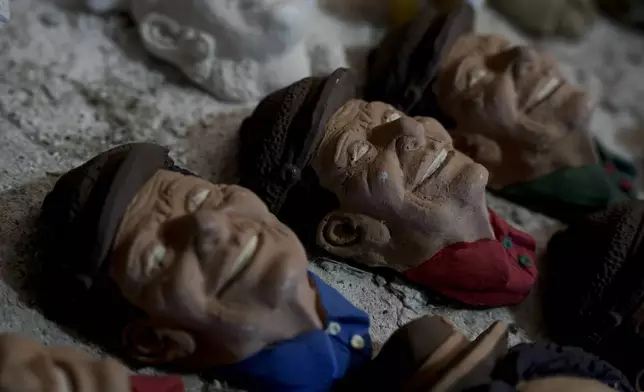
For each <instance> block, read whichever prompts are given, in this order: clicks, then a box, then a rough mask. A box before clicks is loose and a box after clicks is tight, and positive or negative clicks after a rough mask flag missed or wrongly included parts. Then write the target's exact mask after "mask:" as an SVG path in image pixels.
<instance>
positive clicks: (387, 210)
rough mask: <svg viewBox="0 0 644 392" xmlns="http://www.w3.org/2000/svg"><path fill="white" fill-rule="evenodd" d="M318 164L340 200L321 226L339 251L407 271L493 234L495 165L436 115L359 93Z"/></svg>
mask: <svg viewBox="0 0 644 392" xmlns="http://www.w3.org/2000/svg"><path fill="white" fill-rule="evenodd" d="M313 168H314V169H315V172H316V173H317V175H318V177H319V179H320V184H321V185H322V186H323V187H325V188H327V189H329V190H331V191H332V192H333V193H334V194H335V195H336V197H337V198H338V200H339V202H340V209H339V210H338V211H336V212H332V213H331V214H330V215H327V217H326V218H325V220H324V221H323V222H322V224H321V225H320V227H319V233H318V243H320V244H321V245H322V246H323V247H325V248H326V249H328V250H330V251H331V253H336V254H338V255H340V256H345V257H351V258H358V259H361V260H362V261H364V262H366V263H367V264H371V265H374V266H388V267H392V268H394V269H397V270H400V271H403V270H406V269H407V268H409V267H413V266H416V265H418V264H419V263H420V262H422V261H424V260H427V259H429V258H430V257H431V256H433V255H434V254H435V253H436V252H437V251H438V250H440V249H442V248H444V247H445V246H447V245H449V244H451V243H454V242H459V241H474V240H478V239H480V238H482V237H488V238H493V233H492V229H491V228H490V224H489V221H488V213H487V208H486V204H485V186H486V183H487V171H486V170H485V168H483V166H481V165H479V164H476V163H474V162H473V161H472V160H471V159H470V158H468V157H467V156H465V155H463V154H462V153H460V152H458V151H456V150H455V149H454V147H453V146H452V140H451V138H450V136H449V135H448V134H447V132H446V131H445V129H444V128H443V127H442V126H441V125H440V124H439V123H438V122H436V121H435V120H433V119H430V118H420V117H419V118H411V117H408V116H406V115H405V114H403V113H401V112H399V111H397V110H395V109H393V108H392V107H391V106H389V105H387V104H385V103H382V102H372V103H367V102H365V101H361V100H352V101H350V102H348V103H347V104H345V105H344V106H343V107H342V108H341V109H340V110H339V111H337V112H336V114H335V115H334V116H333V117H332V118H331V120H330V121H329V123H328V124H327V126H326V130H325V135H324V138H323V140H322V142H321V143H320V147H319V149H318V152H317V154H316V158H315V159H314V161H313ZM350 228H352V229H353V230H350ZM358 232H363V234H364V235H362V236H358ZM336 245H337V246H336Z"/></svg>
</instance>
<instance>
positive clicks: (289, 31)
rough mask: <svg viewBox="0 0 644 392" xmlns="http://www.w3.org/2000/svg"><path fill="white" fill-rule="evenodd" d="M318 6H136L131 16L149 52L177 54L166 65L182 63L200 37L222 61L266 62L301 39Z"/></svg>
mask: <svg viewBox="0 0 644 392" xmlns="http://www.w3.org/2000/svg"><path fill="white" fill-rule="evenodd" d="M314 6H315V2H314V1H312V0H190V1H181V2H177V1H174V0H159V1H154V2H151V1H142V2H133V4H132V13H133V14H134V17H135V18H136V19H137V20H138V21H139V23H140V24H141V26H140V29H141V31H142V32H144V34H143V40H144V43H145V44H146V47H148V48H149V49H150V50H151V51H152V52H153V53H155V54H158V55H160V56H162V55H166V56H171V55H170V52H169V51H168V48H172V49H173V50H174V53H175V55H174V56H172V58H166V60H167V61H170V62H175V61H181V58H180V57H181V56H180V54H181V53H182V52H181V51H182V50H184V51H185V50H186V48H185V47H183V45H182V42H183V39H184V38H182V37H185V36H186V35H188V36H190V35H192V36H194V37H193V38H192V39H191V40H189V42H192V43H193V46H198V44H197V43H198V42H199V37H200V36H204V37H206V38H205V40H206V41H212V43H213V47H212V48H211V49H212V50H213V52H214V54H215V55H216V57H217V58H219V59H229V60H237V61H240V60H242V59H245V58H251V59H254V60H258V61H263V60H266V59H267V58H269V57H271V56H274V55H279V54H282V53H283V52H284V51H286V50H287V49H288V48H290V47H292V46H293V45H294V44H295V43H297V42H298V41H299V40H300V39H301V38H302V36H303V31H304V30H305V28H306V25H307V20H308V16H309V15H310V14H311V12H312V11H313V9H314ZM146 31H151V32H153V33H152V34H146V33H145V32H146ZM190 31H194V34H191V33H189V32H190ZM157 52H158V53H157ZM162 57H163V56H162Z"/></svg>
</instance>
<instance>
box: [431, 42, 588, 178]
mask: <svg viewBox="0 0 644 392" xmlns="http://www.w3.org/2000/svg"><path fill="white" fill-rule="evenodd" d="M435 88H436V94H437V101H438V104H439V106H440V107H441V109H442V110H443V111H444V112H445V113H446V114H447V115H448V116H450V117H451V118H452V119H453V120H454V122H455V124H456V125H455V127H454V129H453V130H450V133H451V134H452V136H453V137H454V143H455V146H456V148H458V149H459V150H461V151H463V152H464V153H466V154H467V155H469V156H471V157H472V158H473V159H474V160H475V161H477V162H479V163H481V164H483V165H484V166H485V167H487V168H488V170H489V171H490V186H491V187H492V188H495V189H499V188H502V187H504V186H506V185H510V184H514V183H517V182H521V181H527V180H532V179H535V178H538V177H541V176H543V175H546V174H549V173H551V172H554V171H556V170H558V169H564V168H573V167H581V166H586V165H589V164H594V163H597V162H598V158H597V156H596V152H595V150H594V144H593V141H592V140H591V137H590V135H589V133H588V132H587V129H586V126H587V124H588V120H589V118H590V114H591V112H592V108H593V105H592V104H591V102H590V100H589V98H588V96H587V94H586V93H585V92H583V91H581V90H579V89H578V88H576V87H574V86H573V85H571V84H570V83H568V82H567V81H566V80H565V79H564V77H563V75H562V73H561V71H560V70H559V68H558V66H557V64H556V62H555V60H554V59H553V58H551V57H550V56H549V55H547V54H545V53H541V52H539V51H537V50H536V49H534V48H532V47H528V46H515V45H512V44H511V43H510V42H508V41H507V40H506V39H504V38H502V37H500V36H486V35H475V34H466V35H463V36H461V37H460V38H459V39H458V40H456V42H455V43H454V44H453V46H452V47H451V50H450V51H449V54H448V55H447V56H446V57H444V58H443V59H442V61H441V64H440V68H439V71H438V74H437V81H436V87H435Z"/></svg>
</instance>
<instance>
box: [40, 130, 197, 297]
mask: <svg viewBox="0 0 644 392" xmlns="http://www.w3.org/2000/svg"><path fill="white" fill-rule="evenodd" d="M162 169H165V170H172V171H178V172H182V173H184V174H191V173H189V172H188V171H186V170H184V169H181V168H179V167H177V166H175V165H174V161H173V160H172V159H171V158H170V157H169V156H168V150H167V149H166V148H164V147H162V146H159V145H156V144H152V143H131V144H125V145H122V146H119V147H115V148H113V149H111V150H109V151H106V152H103V153H101V154H99V155H97V156H96V157H94V158H92V159H91V160H89V161H88V162H86V163H85V164H83V165H81V166H79V167H77V168H75V169H72V170H70V171H69V172H67V173H66V174H64V175H63V176H62V177H61V178H60V179H58V181H57V182H56V185H55V186H54V189H53V190H52V191H51V192H50V193H49V194H48V195H47V196H46V197H45V200H44V201H43V203H42V206H41V214H40V217H39V220H38V227H37V236H36V238H37V242H38V247H39V251H38V258H39V260H40V262H41V263H42V266H43V271H44V272H45V275H46V280H47V282H50V283H52V284H53V285H54V288H52V290H55V293H56V296H55V297H57V300H59V299H60V296H61V295H63V296H64V297H65V298H66V301H65V302H66V305H69V302H67V301H75V300H80V299H82V298H83V294H84V293H86V292H87V291H88V290H89V289H90V288H91V287H92V286H93V284H94V282H95V280H96V279H97V278H99V277H100V276H101V275H105V273H106V267H107V266H106V265H104V264H105V260H107V258H108V257H109V253H110V250H111V247H112V243H113V240H114V237H115V235H116V232H117V230H118V227H119V224H120V222H121V219H122V217H123V214H124V213H125V210H126V208H127V206H128V205H129V203H130V201H131V200H132V198H133V197H134V196H135V195H136V193H137V192H138V191H139V189H140V188H141V187H142V186H143V185H144V184H145V183H146V182H147V181H148V180H149V179H150V177H152V175H153V174H154V173H156V172H157V171H158V170H162Z"/></svg>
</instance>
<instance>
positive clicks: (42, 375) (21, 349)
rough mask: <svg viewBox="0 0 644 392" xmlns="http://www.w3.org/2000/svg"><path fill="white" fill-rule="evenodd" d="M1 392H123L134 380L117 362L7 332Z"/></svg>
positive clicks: (0, 340) (1, 339)
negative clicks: (131, 380) (47, 344)
mask: <svg viewBox="0 0 644 392" xmlns="http://www.w3.org/2000/svg"><path fill="white" fill-rule="evenodd" d="M0 390H2V391H11V392H41V391H42V392H45V391H69V392H72V391H82V392H121V391H129V390H130V377H129V372H128V370H127V369H126V368H125V367H124V366H123V365H122V364H120V363H119V362H117V361H116V360H113V359H109V358H106V359H98V358H92V357H90V356H89V355H88V354H86V353H84V352H83V351H81V350H79V349H77V348H72V347H51V346H45V345H43V344H40V343H39V342H36V341H34V340H31V339H28V338H27V337H24V336H22V335H19V334H13V333H5V334H2V335H0Z"/></svg>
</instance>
